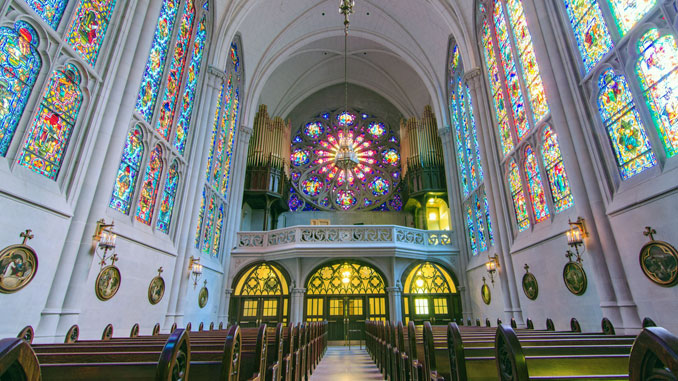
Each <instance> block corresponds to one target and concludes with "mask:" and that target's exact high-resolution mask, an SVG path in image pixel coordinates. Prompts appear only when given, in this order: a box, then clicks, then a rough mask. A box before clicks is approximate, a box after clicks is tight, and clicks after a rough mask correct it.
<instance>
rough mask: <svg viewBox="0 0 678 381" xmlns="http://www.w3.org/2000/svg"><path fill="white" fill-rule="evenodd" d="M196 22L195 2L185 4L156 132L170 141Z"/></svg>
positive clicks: (164, 88)
mask: <svg viewBox="0 0 678 381" xmlns="http://www.w3.org/2000/svg"><path fill="white" fill-rule="evenodd" d="M194 20H195V8H194V7H193V1H191V0H189V1H186V2H185V3H184V8H183V12H182V17H181V23H180V25H179V33H178V34H177V39H176V44H175V46H174V54H173V55H172V60H171V61H170V66H169V68H168V73H167V76H166V80H165V85H164V87H163V96H162V102H161V103H160V110H159V112H160V115H159V116H158V122H157V124H156V126H155V130H156V131H158V133H159V134H160V136H162V137H163V138H165V140H169V134H170V131H171V128H172V123H173V122H174V112H175V107H176V105H177V101H178V100H179V89H180V88H181V84H182V81H183V79H184V69H185V66H186V58H187V57H188V55H189V54H190V52H191V49H190V48H189V43H190V41H191V36H192V34H193V24H194Z"/></svg>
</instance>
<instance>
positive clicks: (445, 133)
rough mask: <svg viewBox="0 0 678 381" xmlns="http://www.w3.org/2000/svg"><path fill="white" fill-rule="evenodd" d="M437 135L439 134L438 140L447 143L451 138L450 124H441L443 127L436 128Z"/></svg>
mask: <svg viewBox="0 0 678 381" xmlns="http://www.w3.org/2000/svg"><path fill="white" fill-rule="evenodd" d="M438 136H440V140H442V141H443V143H447V142H448V141H450V140H451V139H452V129H451V128H450V126H443V128H439V129H438Z"/></svg>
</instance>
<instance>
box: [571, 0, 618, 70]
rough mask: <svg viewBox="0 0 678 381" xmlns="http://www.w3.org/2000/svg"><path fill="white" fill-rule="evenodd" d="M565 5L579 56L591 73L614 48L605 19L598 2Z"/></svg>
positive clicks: (573, 1) (578, 0)
mask: <svg viewBox="0 0 678 381" xmlns="http://www.w3.org/2000/svg"><path fill="white" fill-rule="evenodd" d="M564 3H565V9H566V10H567V16H568V18H569V20H570V25H571V26H572V30H573V31H574V37H575V39H576V41H577V47H578V48H579V55H580V56H581V59H582V61H583V62H584V67H585V68H586V72H589V71H591V69H592V68H593V67H594V66H596V65H597V64H598V62H600V60H601V59H602V58H603V56H604V55H605V54H607V52H609V51H610V49H612V47H613V43H612V39H611V38H610V33H609V32H608V30H607V25H606V24H605V19H603V15H602V13H601V12H600V7H599V6H598V1H597V0H564Z"/></svg>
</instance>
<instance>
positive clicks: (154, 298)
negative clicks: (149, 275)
mask: <svg viewBox="0 0 678 381" xmlns="http://www.w3.org/2000/svg"><path fill="white" fill-rule="evenodd" d="M164 295H165V280H164V279H162V277H161V276H157V277H155V278H153V279H151V284H149V285H148V301H149V302H150V303H151V304H153V305H155V304H158V303H160V301H161V300H162V297H163V296H164Z"/></svg>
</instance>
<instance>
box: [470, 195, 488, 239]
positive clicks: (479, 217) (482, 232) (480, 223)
mask: <svg viewBox="0 0 678 381" xmlns="http://www.w3.org/2000/svg"><path fill="white" fill-rule="evenodd" d="M473 208H474V212H475V221H476V226H477V227H478V250H479V251H485V250H487V231H486V228H485V221H484V218H485V216H484V215H483V205H482V204H481V203H480V199H479V198H478V195H475V196H473Z"/></svg>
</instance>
